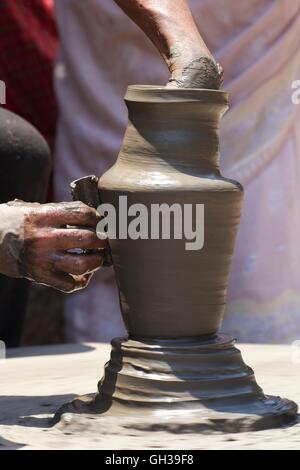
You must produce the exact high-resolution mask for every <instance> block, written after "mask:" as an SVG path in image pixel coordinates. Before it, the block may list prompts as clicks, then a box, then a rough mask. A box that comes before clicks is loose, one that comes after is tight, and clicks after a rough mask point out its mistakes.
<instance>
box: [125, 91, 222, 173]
mask: <svg viewBox="0 0 300 470" xmlns="http://www.w3.org/2000/svg"><path fill="white" fill-rule="evenodd" d="M125 101H126V105H127V108H128V113H129V123H128V127H127V130H126V134H125V138H124V142H123V147H122V150H121V152H120V157H119V158H120V159H121V160H126V163H127V164H128V163H129V164H130V163H132V164H139V165H143V167H144V168H145V169H146V168H147V167H153V166H157V165H168V166H174V167H175V168H181V169H185V168H188V169H190V170H191V171H194V172H195V173H198V174H199V173H200V174H206V173H219V123H220V119H221V117H222V115H223V114H224V112H225V111H226V110H227V108H228V96H227V93H224V92H220V91H215V90H199V89H174V90H173V89H168V88H162V87H141V86H132V87H129V88H128V92H127V94H126V96H125Z"/></svg>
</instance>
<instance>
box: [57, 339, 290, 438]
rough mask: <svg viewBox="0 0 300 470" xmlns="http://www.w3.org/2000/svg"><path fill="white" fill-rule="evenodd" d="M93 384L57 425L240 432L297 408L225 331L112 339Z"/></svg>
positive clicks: (275, 421) (278, 420)
mask: <svg viewBox="0 0 300 470" xmlns="http://www.w3.org/2000/svg"><path fill="white" fill-rule="evenodd" d="M98 390H99V392H98V393H97V394H96V395H87V396H83V397H79V398H77V399H75V400H73V401H72V402H71V403H69V404H66V405H64V406H63V407H62V408H60V410H58V412H57V413H56V415H55V417H54V423H58V422H60V425H61V426H63V427H65V426H68V428H69V429H70V428H71V429H70V430H72V427H73V428H74V429H76V428H78V427H79V428H80V429H82V427H84V426H85V424H86V425H87V426H88V427H89V428H90V427H91V426H92V427H95V429H96V428H97V426H100V427H99V429H100V430H101V429H102V430H103V429H110V431H111V432H112V434H113V433H114V432H115V433H119V432H121V429H123V431H122V432H123V433H124V430H129V429H132V430H137V431H155V430H157V431H162V430H164V431H168V432H201V431H206V430H212V431H224V432H241V431H249V430H260V429H266V428H271V427H276V426H279V425H281V424H288V423H291V422H293V420H294V419H295V416H296V413H297V405H296V404H295V403H294V402H292V401H289V400H286V399H282V398H280V397H273V396H266V395H264V393H263V391H262V389H261V388H260V387H259V386H258V385H257V383H256V381H255V377H254V372H253V370H252V369H251V368H250V367H248V366H247V365H246V364H245V363H244V362H243V359H242V356H241V353H240V351H239V350H238V349H237V348H236V347H235V346H234V340H233V339H232V338H230V337H227V336H224V335H216V336H213V337H210V338H207V339H203V338H202V339H200V338H198V339H197V338H195V339H180V340H153V341H152V340H151V341H148V340H147V341H136V340H132V339H129V340H126V339H120V338H118V339H115V340H113V341H112V352H111V359H110V361H109V362H108V363H107V364H106V366H105V374H104V377H103V379H102V380H101V381H100V383H99V385H98ZM69 413H72V416H70V414H69ZM84 423H85V424H84ZM113 429H114V430H115V431H113Z"/></svg>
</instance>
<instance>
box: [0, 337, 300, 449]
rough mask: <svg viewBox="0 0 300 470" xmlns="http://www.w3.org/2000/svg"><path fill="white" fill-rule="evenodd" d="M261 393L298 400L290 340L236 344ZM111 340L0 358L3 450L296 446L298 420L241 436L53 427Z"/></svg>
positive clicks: (94, 374) (95, 372)
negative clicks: (55, 417) (54, 416)
mask: <svg viewBox="0 0 300 470" xmlns="http://www.w3.org/2000/svg"><path fill="white" fill-rule="evenodd" d="M239 347H240V349H241V350H242V352H243V358H244V360H245V362H246V363H248V365H250V366H251V367H253V368H254V370H255V373H256V378H257V381H258V382H259V384H260V385H261V386H262V387H263V389H264V391H265V393H268V394H273V395H281V396H282V397H287V398H290V399H292V400H294V401H295V402H297V403H298V404H300V363H298V364H297V362H299V361H297V359H298V358H297V354H296V360H295V351H294V360H292V357H293V356H292V354H293V349H292V347H291V346H281V345H280V346H275V345H274V346H273V345H240V346H239ZM109 352H110V346H109V345H103V344H102V345H95V344H86V345H63V346H46V347H33V348H20V349H18V350H13V351H11V352H10V353H9V356H11V357H10V358H9V359H7V360H6V361H4V362H2V361H0V377H1V382H0V449H2V450H7V449H116V450H120V449H143V448H151V449H157V450H158V449H168V448H169V449H300V419H298V423H297V424H295V425H294V426H290V427H285V428H280V429H273V430H267V431H259V432H252V433H251V432H245V433H239V434H221V433H213V434H211V433H209V434H203V433H202V434H183V435H178V434H164V433H162V432H160V431H156V432H152V433H149V434H147V435H145V434H144V433H139V432H138V431H135V432H132V431H129V432H128V435H127V436H122V437H120V436H119V435H118V434H114V435H111V434H110V433H109V429H108V428H106V426H104V427H103V428H102V429H99V430H98V429H97V430H96V431H95V429H92V428H91V429H84V430H82V428H81V427H80V426H78V429H77V430H76V429H75V431H74V429H73V430H72V432H69V431H68V426H65V427H62V426H60V427H59V426H58V427H50V424H49V417H51V416H52V414H53V412H55V411H56V410H57V409H58V408H59V407H60V405H62V404H63V403H65V402H67V401H68V400H70V399H72V398H73V397H74V396H76V395H80V394H83V393H87V392H94V391H95V390H96V384H97V381H98V379H99V378H100V377H101V376H102V371H103V365H104V363H105V362H106V361H107V359H108V357H109Z"/></svg>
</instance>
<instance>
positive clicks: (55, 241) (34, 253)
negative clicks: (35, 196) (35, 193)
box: [0, 201, 107, 292]
mask: <svg viewBox="0 0 300 470" xmlns="http://www.w3.org/2000/svg"><path fill="white" fill-rule="evenodd" d="M99 221H100V217H99V215H98V214H97V212H96V210H95V209H92V208H90V207H87V206H86V205H84V204H83V203H81V202H73V203H58V204H33V203H26V202H23V201H13V202H9V203H7V204H0V273H1V274H4V275H6V276H10V277H17V278H18V277H24V278H27V279H29V280H32V281H35V282H38V283H41V284H46V285H48V286H51V287H54V288H56V289H59V290H61V291H64V292H73V291H76V290H79V289H83V288H84V287H86V286H87V285H88V283H89V280H90V278H91V276H92V274H93V272H94V271H95V270H97V269H98V268H99V267H100V266H101V265H102V263H103V258H104V256H103V254H104V252H103V249H104V248H105V247H106V245H107V241H106V240H103V239H101V240H100V239H99V238H98V237H97V235H96V226H97V224H98V222H99ZM74 249H80V250H82V251H81V252H80V253H78V252H77V253H76V252H75V253H74V252H73V253H69V252H68V250H74ZM83 250H88V251H87V252H84V251H83Z"/></svg>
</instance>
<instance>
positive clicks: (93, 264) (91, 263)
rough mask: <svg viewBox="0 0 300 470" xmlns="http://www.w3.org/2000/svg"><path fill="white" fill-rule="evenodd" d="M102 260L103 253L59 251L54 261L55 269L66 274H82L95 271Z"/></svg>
mask: <svg viewBox="0 0 300 470" xmlns="http://www.w3.org/2000/svg"><path fill="white" fill-rule="evenodd" d="M103 261H104V253H103V252H102V251H99V252H98V253H86V254H73V253H61V254H60V255H58V256H57V257H56V260H55V262H54V267H55V269H57V270H59V271H62V272H64V273H67V274H73V275H77V276H82V275H85V274H90V273H93V272H94V271H97V270H98V269H99V268H100V267H101V266H102V265H103Z"/></svg>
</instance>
